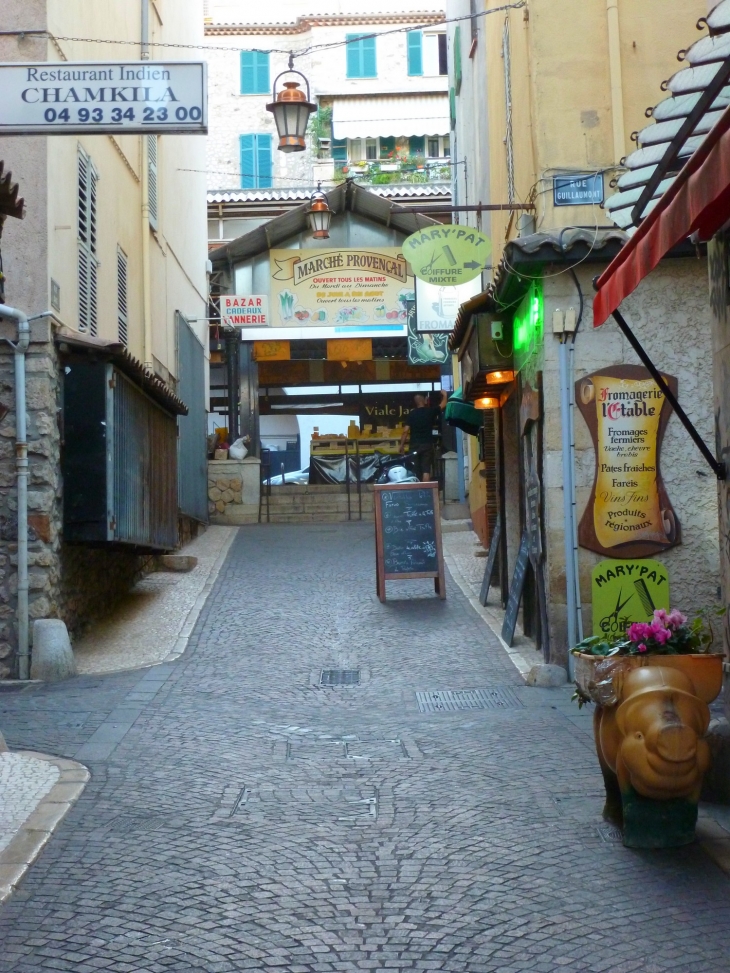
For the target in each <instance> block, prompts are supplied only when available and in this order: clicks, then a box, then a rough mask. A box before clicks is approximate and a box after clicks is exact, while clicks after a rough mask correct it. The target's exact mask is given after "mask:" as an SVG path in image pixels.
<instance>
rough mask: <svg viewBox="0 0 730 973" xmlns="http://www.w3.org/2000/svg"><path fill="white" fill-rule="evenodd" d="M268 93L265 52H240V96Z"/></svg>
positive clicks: (267, 58) (267, 64) (266, 53)
mask: <svg viewBox="0 0 730 973" xmlns="http://www.w3.org/2000/svg"><path fill="white" fill-rule="evenodd" d="M268 93H269V55H268V52H267V51H241V94H242V95H266V94H268Z"/></svg>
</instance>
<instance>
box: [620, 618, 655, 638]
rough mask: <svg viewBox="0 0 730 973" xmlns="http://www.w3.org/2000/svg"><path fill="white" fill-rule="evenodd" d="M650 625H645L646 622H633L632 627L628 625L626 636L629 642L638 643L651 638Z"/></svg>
mask: <svg viewBox="0 0 730 973" xmlns="http://www.w3.org/2000/svg"><path fill="white" fill-rule="evenodd" d="M651 634H652V632H651V625H647V624H646V622H634V623H633V625H629V627H628V629H627V631H626V635H627V637H628V639H629V641H630V642H640V641H641V640H642V639H648V638H651Z"/></svg>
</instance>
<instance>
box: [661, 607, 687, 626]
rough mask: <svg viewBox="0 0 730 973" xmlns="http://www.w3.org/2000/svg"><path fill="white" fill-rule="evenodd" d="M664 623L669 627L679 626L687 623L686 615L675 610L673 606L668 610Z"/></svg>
mask: <svg viewBox="0 0 730 973" xmlns="http://www.w3.org/2000/svg"><path fill="white" fill-rule="evenodd" d="M665 624H666V625H668V626H669V627H670V628H681V626H682V625H686V624H687V616H686V615H683V614H682V612H681V611H677V609H676V608H675V609H673V610H672V611H670V613H669V617H668V618H667V620H666V622H665Z"/></svg>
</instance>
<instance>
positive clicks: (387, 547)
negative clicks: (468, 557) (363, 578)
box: [374, 482, 446, 601]
mask: <svg viewBox="0 0 730 973" xmlns="http://www.w3.org/2000/svg"><path fill="white" fill-rule="evenodd" d="M374 491H375V492H374V499H375V551H376V571H377V592H378V597H379V598H380V600H381V601H385V582H386V581H393V580H397V579H398V578H403V579H405V578H433V579H434V584H435V588H436V593H437V594H438V595H440V597H441V598H444V597H446V588H445V583H444V561H443V551H442V549H441V512H440V510H439V496H438V483H436V482H428V483H397V484H377V485H376V486H375V487H374Z"/></svg>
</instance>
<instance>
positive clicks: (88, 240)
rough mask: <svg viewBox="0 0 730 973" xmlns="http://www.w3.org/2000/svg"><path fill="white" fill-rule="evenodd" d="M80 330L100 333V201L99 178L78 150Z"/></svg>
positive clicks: (80, 149)
mask: <svg viewBox="0 0 730 973" xmlns="http://www.w3.org/2000/svg"><path fill="white" fill-rule="evenodd" d="M78 174H79V181H78V241H79V244H78V245H79V331H85V332H86V333H87V334H91V335H95V334H96V333H97V330H98V272H99V261H98V260H97V257H96V247H97V225H96V220H97V200H96V184H97V181H98V176H97V173H96V170H95V169H94V165H93V163H92V161H91V159H90V158H89V156H88V155H87V154H86V153H85V152H84V150H83V149H82V148H81V147H80V146H79V151H78Z"/></svg>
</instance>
